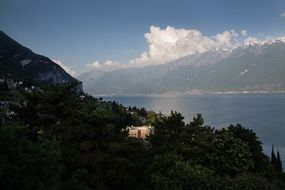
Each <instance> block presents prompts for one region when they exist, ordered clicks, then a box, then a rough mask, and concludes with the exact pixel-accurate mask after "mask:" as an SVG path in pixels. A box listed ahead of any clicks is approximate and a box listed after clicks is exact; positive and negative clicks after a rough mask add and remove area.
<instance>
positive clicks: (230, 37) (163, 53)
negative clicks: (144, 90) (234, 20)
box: [130, 26, 239, 65]
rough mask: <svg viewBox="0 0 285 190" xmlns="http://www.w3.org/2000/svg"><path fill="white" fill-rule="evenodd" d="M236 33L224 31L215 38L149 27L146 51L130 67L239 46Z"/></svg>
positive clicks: (173, 29)
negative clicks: (214, 49)
mask: <svg viewBox="0 0 285 190" xmlns="http://www.w3.org/2000/svg"><path fill="white" fill-rule="evenodd" d="M238 35H239V34H238V33H236V32H235V31H234V30H230V31H224V32H222V33H218V34H216V35H215V36H206V35H203V34H202V33H201V32H200V31H199V30H194V29H184V28H181V29H176V28H174V27H170V26H168V27H166V28H165V29H161V28H160V27H155V26H151V27H150V31H149V32H148V33H146V34H145V35H144V36H145V39H146V41H147V43H148V50H147V51H145V52H143V53H141V55H140V56H139V57H137V58H135V59H133V60H131V61H130V64H132V65H148V64H161V63H165V62H168V61H171V60H174V59H177V58H180V57H183V56H186V55H191V54H195V53H203V52H205V51H208V50H210V49H213V48H221V49H227V48H232V47H236V46H238V45H239V41H238V40H237V37H238Z"/></svg>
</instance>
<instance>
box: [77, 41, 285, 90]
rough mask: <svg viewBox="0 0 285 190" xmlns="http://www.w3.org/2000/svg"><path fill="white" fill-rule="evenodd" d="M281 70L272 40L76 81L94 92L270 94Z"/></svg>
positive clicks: (282, 55)
mask: <svg viewBox="0 0 285 190" xmlns="http://www.w3.org/2000/svg"><path fill="white" fill-rule="evenodd" d="M284 73H285V43H284V41H280V40H275V41H272V42H267V43H264V44H247V45H242V46H240V47H238V48H236V49H232V50H228V51H223V50H211V51H208V52H205V53H202V54H195V55H190V56H186V57H183V58H180V59H177V60H174V61H172V62H170V63H166V64H162V65H152V66H147V67H144V68H125V69H121V70H116V71H113V72H105V73H103V74H101V76H97V77H96V78H95V79H90V78H82V79H83V81H85V80H88V81H89V83H88V85H86V86H85V90H86V91H87V92H89V93H91V94H98V95H99V94H100V95H102V94H103V95H104V94H109V95H110V94H113V95H134V94H142V95H146V94H167V93H182V94H188V93H196V92H230V91H235V92H243V91H249V92H256V91H268V92H276V91H285V75H284ZM85 76H86V75H85ZM79 78H80V77H79ZM91 81H92V82H91Z"/></svg>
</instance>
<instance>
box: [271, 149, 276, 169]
mask: <svg viewBox="0 0 285 190" xmlns="http://www.w3.org/2000/svg"><path fill="white" fill-rule="evenodd" d="M271 164H272V165H273V166H274V167H275V168H276V169H277V167H276V166H277V158H276V156H275V153H274V145H272V150H271Z"/></svg>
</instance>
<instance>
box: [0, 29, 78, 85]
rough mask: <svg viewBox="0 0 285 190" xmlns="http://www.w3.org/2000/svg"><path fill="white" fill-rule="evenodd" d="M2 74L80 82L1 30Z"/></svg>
mask: <svg viewBox="0 0 285 190" xmlns="http://www.w3.org/2000/svg"><path fill="white" fill-rule="evenodd" d="M0 76H9V77H12V78H15V79H18V80H35V81H38V82H44V83H53V84H61V83H67V82H79V81H77V80H76V79H75V78H73V77H72V76H70V75H69V74H68V73H66V72H65V71H64V70H63V69H62V68H61V67H60V66H59V65H57V64H56V63H54V62H53V61H52V60H50V59H49V58H47V57H44V56H41V55H38V54H35V53H33V52H32V51H31V50H30V49H28V48H26V47H24V46H22V45H21V44H19V43H17V42H16V41H14V40H13V39H11V38H10V37H9V36H7V35H6V34H5V33H4V32H1V31H0Z"/></svg>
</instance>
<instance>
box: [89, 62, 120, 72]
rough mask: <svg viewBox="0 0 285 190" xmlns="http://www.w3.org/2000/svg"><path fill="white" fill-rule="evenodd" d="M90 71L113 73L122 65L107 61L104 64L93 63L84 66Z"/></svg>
mask: <svg viewBox="0 0 285 190" xmlns="http://www.w3.org/2000/svg"><path fill="white" fill-rule="evenodd" d="M86 66H87V68H88V69H90V70H100V71H113V70H116V69H119V68H121V67H123V66H122V64H121V63H120V62H118V61H113V60H107V61H105V62H99V61H94V62H93V63H90V64H87V65H86Z"/></svg>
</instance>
